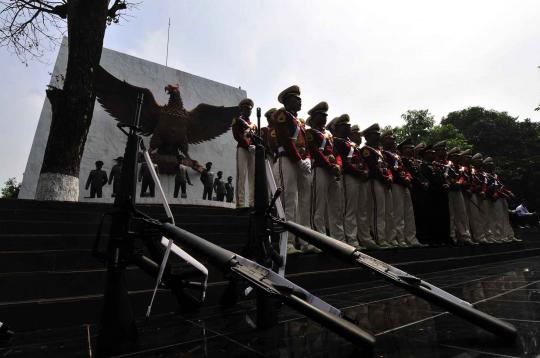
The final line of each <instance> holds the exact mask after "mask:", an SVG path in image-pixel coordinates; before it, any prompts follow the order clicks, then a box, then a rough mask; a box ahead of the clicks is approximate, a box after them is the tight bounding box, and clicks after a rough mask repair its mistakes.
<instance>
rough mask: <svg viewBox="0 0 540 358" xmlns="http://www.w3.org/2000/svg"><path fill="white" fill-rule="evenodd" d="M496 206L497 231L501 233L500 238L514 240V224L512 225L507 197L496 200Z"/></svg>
mask: <svg viewBox="0 0 540 358" xmlns="http://www.w3.org/2000/svg"><path fill="white" fill-rule="evenodd" d="M494 207H495V222H496V225H497V231H498V232H499V233H500V234H499V238H500V239H502V240H503V241H512V240H513V239H514V229H512V225H510V217H509V216H508V202H507V201H506V199H499V200H497V201H495V203H494Z"/></svg>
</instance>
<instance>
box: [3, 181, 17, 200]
mask: <svg viewBox="0 0 540 358" xmlns="http://www.w3.org/2000/svg"><path fill="white" fill-rule="evenodd" d="M20 189H21V183H17V180H16V179H15V178H9V179H8V180H7V181H6V182H5V183H4V187H3V188H2V198H4V199H17V197H18V196H19V190H20Z"/></svg>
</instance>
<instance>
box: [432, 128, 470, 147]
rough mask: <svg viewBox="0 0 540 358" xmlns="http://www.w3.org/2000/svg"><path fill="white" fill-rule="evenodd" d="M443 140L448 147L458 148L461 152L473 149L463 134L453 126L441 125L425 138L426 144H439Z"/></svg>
mask: <svg viewBox="0 0 540 358" xmlns="http://www.w3.org/2000/svg"><path fill="white" fill-rule="evenodd" d="M441 140H446V141H447V147H448V148H453V147H458V148H459V149H461V150H465V149H469V148H472V145H471V144H469V142H467V139H465V136H464V135H463V133H461V132H460V131H459V130H458V129H457V128H456V127H454V126H453V125H451V124H441V125H437V126H434V127H433V128H432V129H431V130H430V131H429V133H428V134H427V136H426V138H425V140H424V141H425V142H426V143H430V144H433V143H437V142H440V141H441Z"/></svg>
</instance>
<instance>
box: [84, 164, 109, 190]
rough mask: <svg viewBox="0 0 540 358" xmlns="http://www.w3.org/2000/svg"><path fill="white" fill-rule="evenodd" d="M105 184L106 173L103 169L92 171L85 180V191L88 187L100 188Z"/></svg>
mask: <svg viewBox="0 0 540 358" xmlns="http://www.w3.org/2000/svg"><path fill="white" fill-rule="evenodd" d="M105 184H107V173H106V172H105V170H103V169H94V170H92V171H91V172H90V174H89V175H88V179H87V180H86V186H85V187H86V189H88V188H89V187H90V186H91V187H92V188H94V189H95V188H101V187H103V185H105Z"/></svg>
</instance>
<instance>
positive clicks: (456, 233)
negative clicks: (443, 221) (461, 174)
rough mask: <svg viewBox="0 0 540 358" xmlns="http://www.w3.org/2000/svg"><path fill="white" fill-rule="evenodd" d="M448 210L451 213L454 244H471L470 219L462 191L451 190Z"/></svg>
mask: <svg viewBox="0 0 540 358" xmlns="http://www.w3.org/2000/svg"><path fill="white" fill-rule="evenodd" d="M448 209H449V212H450V238H451V239H452V241H454V242H457V241H459V242H470V241H471V229H470V227H469V217H468V215H467V206H466V204H465V198H464V197H463V192H462V191H461V190H450V191H449V192H448Z"/></svg>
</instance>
